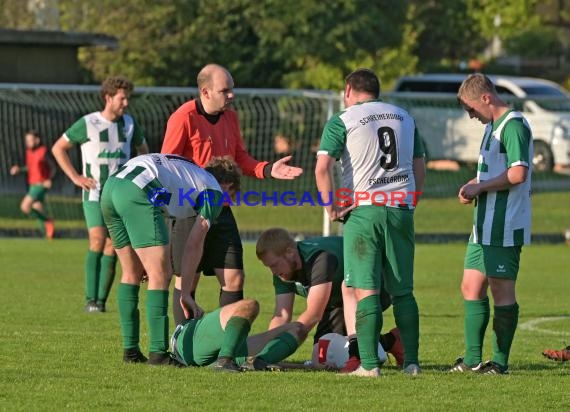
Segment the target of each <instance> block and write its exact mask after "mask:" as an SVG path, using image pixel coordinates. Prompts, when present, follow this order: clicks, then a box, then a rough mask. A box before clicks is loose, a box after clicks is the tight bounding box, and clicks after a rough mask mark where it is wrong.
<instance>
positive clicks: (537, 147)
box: [532, 140, 554, 172]
mask: <svg viewBox="0 0 570 412" xmlns="http://www.w3.org/2000/svg"><path fill="white" fill-rule="evenodd" d="M532 165H533V168H534V170H536V171H537V172H549V171H551V170H552V169H553V168H554V158H553V156H552V151H551V150H550V147H549V146H548V145H547V144H546V143H545V142H543V141H541V140H535V141H534V155H533V157H532Z"/></svg>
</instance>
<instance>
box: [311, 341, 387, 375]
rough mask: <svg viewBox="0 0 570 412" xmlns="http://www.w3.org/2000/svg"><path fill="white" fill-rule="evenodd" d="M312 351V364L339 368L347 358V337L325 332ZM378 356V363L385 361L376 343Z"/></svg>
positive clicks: (384, 356)
mask: <svg viewBox="0 0 570 412" xmlns="http://www.w3.org/2000/svg"><path fill="white" fill-rule="evenodd" d="M315 347H316V348H315V349H316V350H315V351H314V353H313V365H319V366H326V367H332V368H335V369H341V368H343V367H344V365H345V364H346V361H347V360H348V338H347V337H346V336H342V335H339V334H338V333H327V334H326V335H323V336H321V337H320V338H319V341H318V343H317V344H316V345H315ZM378 358H379V359H380V363H384V362H386V360H387V359H388V356H387V355H386V352H385V351H384V348H383V347H382V345H381V344H380V343H378Z"/></svg>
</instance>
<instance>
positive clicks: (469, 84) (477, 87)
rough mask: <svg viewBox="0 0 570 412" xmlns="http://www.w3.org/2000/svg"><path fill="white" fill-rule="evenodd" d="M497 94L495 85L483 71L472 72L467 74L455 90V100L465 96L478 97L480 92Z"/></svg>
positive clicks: (469, 97) (472, 98)
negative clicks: (457, 89)
mask: <svg viewBox="0 0 570 412" xmlns="http://www.w3.org/2000/svg"><path fill="white" fill-rule="evenodd" d="M485 93H490V94H497V90H496V89H495V85H494V84H493V82H492V81H491V79H489V78H488V77H487V76H485V75H484V74H483V73H473V74H470V75H469V76H467V78H466V79H465V80H463V83H461V86H459V91H458V92H457V100H459V101H460V102H461V99H463V98H467V99H469V100H474V99H478V98H479V97H480V96H481V95H482V94H485Z"/></svg>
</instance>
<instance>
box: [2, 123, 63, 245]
mask: <svg viewBox="0 0 570 412" xmlns="http://www.w3.org/2000/svg"><path fill="white" fill-rule="evenodd" d="M24 141H25V144H26V165H25V166H18V165H13V166H12V167H11V168H10V174H11V175H12V176H15V175H17V174H18V173H27V174H28V193H27V194H26V195H25V196H24V198H23V199H22V203H20V209H21V210H22V212H24V214H26V215H29V216H33V217H35V218H36V219H38V221H39V223H40V230H41V231H42V233H43V234H44V235H45V237H47V238H48V239H53V235H54V232H55V227H54V223H53V219H52V218H50V217H49V216H48V215H47V214H46V212H45V209H44V200H45V195H46V192H47V191H48V190H49V189H50V188H51V184H52V178H53V176H54V175H55V165H54V163H53V160H51V158H50V157H49V156H48V150H47V148H46V147H45V146H44V145H43V144H42V140H41V136H40V133H39V132H38V131H36V130H29V131H28V132H27V133H26V135H25V136H24Z"/></svg>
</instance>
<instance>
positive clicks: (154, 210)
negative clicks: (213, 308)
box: [101, 154, 239, 365]
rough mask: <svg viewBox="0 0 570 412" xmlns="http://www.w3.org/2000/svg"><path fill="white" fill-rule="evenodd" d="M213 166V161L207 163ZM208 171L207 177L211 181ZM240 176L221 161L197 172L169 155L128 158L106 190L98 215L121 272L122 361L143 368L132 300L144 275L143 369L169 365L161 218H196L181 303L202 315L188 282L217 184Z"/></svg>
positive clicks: (216, 202) (212, 213) (211, 216)
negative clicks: (146, 334)
mask: <svg viewBox="0 0 570 412" xmlns="http://www.w3.org/2000/svg"><path fill="white" fill-rule="evenodd" d="M214 161H215V162H216V163H214ZM207 171H211V172H212V173H214V174H220V173H219V172H220V171H223V172H224V173H221V174H220V175H218V176H216V177H215V176H213V175H212V174H210V173H208V172H207ZM236 173H239V172H238V171H237V168H236V167H234V164H233V162H230V161H229V160H228V159H220V160H218V159H214V160H213V163H212V164H211V167H209V166H207V167H206V170H204V169H201V168H200V167H198V166H196V165H195V164H193V163H192V162H190V161H189V160H187V159H185V158H182V157H180V156H175V155H162V154H147V155H142V156H138V157H136V158H134V159H131V160H129V161H128V162H127V163H126V164H125V165H124V166H122V167H120V168H119V170H118V171H117V173H115V174H114V175H112V176H111V177H110V178H109V179H108V180H107V183H106V184H105V187H104V189H103V194H102V198H101V210H102V213H103V217H104V219H105V224H106V225H107V227H108V228H109V233H110V235H111V239H112V240H113V247H114V248H115V250H116V252H117V255H118V257H119V261H120V263H121V268H122V273H123V274H122V278H121V284H120V285H119V290H118V292H117V294H118V300H119V316H120V320H121V330H122V334H123V347H124V355H123V359H124V361H125V362H146V361H147V358H146V357H145V356H144V355H143V354H142V353H141V351H140V347H139V311H138V294H139V288H140V283H141V280H142V276H143V273H144V272H146V274H147V276H148V290H147V299H146V309H147V321H148V330H149V358H148V362H149V364H152V365H156V364H173V363H176V362H175V361H173V358H171V357H170V356H169V354H168V353H167V349H168V314H167V310H168V286H169V284H170V278H171V276H172V273H171V270H170V259H169V257H170V244H169V238H168V229H167V227H166V223H165V221H164V218H163V212H164V213H165V214H167V215H168V216H173V217H177V218H186V217H189V216H196V224H195V225H194V226H193V227H192V230H191V232H190V234H189V236H188V239H187V243H186V249H185V251H184V258H183V259H182V271H181V275H182V292H183V293H182V297H183V300H182V304H183V307H184V310H186V311H187V312H188V311H192V312H193V313H194V314H195V316H196V317H197V318H199V317H201V315H202V313H203V311H202V309H201V308H200V307H199V306H198V304H197V303H196V302H195V301H194V299H193V298H192V297H191V296H190V290H191V288H190V285H191V279H190V276H189V273H195V272H196V269H197V267H198V263H199V262H200V258H201V256H202V249H203V245H204V238H205V237H206V233H207V232H208V229H209V228H210V224H211V222H213V221H214V220H215V219H216V217H217V216H218V215H219V213H220V211H221V209H222V207H221V199H222V189H221V187H220V184H219V183H218V181H216V178H219V179H220V180H221V181H222V183H223V180H224V178H225V176H226V175H231V174H234V175H235V174H236Z"/></svg>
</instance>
